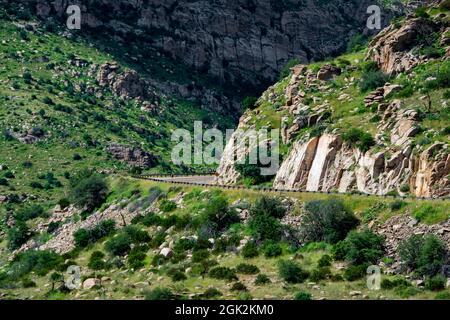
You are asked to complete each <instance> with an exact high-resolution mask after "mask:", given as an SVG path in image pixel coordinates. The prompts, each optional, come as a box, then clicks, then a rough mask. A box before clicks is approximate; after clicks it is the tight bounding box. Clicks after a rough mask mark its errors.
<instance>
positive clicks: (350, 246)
mask: <svg viewBox="0 0 450 320" xmlns="http://www.w3.org/2000/svg"><path fill="white" fill-rule="evenodd" d="M333 254H334V257H335V259H337V260H345V261H348V262H350V263H352V264H354V265H359V264H376V263H377V260H378V259H380V258H381V257H382V256H383V254H384V239H383V238H382V237H380V236H378V235H376V234H375V233H373V232H372V231H370V230H364V231H361V232H357V231H351V232H350V233H349V234H348V236H347V238H346V239H345V240H343V241H340V242H338V243H337V244H336V245H335V247H334V249H333Z"/></svg>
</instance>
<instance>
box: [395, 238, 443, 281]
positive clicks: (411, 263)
mask: <svg viewBox="0 0 450 320" xmlns="http://www.w3.org/2000/svg"><path fill="white" fill-rule="evenodd" d="M398 253H399V255H400V258H401V260H402V262H403V263H404V265H405V266H406V267H408V268H409V269H411V270H414V271H416V272H417V273H418V274H419V275H422V276H430V277H431V276H434V275H436V274H437V273H439V272H440V271H441V269H442V266H443V265H444V264H445V262H446V254H447V249H446V246H445V244H444V243H443V242H442V240H440V239H439V238H437V237H436V236H435V235H431V234H430V235H426V236H423V235H412V236H411V237H409V238H408V239H406V240H404V241H402V242H401V243H400V245H399V247H398Z"/></svg>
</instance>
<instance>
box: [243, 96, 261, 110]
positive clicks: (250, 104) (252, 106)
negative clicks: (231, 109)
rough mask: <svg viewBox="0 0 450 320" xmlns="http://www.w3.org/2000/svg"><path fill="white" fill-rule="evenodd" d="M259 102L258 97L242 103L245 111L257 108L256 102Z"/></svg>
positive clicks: (247, 99)
mask: <svg viewBox="0 0 450 320" xmlns="http://www.w3.org/2000/svg"><path fill="white" fill-rule="evenodd" d="M257 101H258V98H256V97H245V98H244V100H243V101H242V106H243V107H244V109H243V110H253V109H255V107H256V102H257Z"/></svg>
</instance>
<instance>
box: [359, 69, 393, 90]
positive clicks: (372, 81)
mask: <svg viewBox="0 0 450 320" xmlns="http://www.w3.org/2000/svg"><path fill="white" fill-rule="evenodd" d="M388 80H389V76H388V75H386V74H384V73H383V72H381V71H379V70H376V71H368V72H366V73H364V74H363V75H362V77H361V81H360V82H359V88H360V90H361V92H366V91H369V90H373V89H376V88H378V87H382V86H383V85H384V84H385V83H386V82H387V81H388Z"/></svg>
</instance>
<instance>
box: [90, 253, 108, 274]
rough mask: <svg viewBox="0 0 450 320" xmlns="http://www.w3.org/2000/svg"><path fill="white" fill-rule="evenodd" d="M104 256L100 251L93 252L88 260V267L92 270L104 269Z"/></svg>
mask: <svg viewBox="0 0 450 320" xmlns="http://www.w3.org/2000/svg"><path fill="white" fill-rule="evenodd" d="M104 257H105V254H104V253H103V252H101V251H94V252H93V253H92V254H91V257H90V258H89V263H88V267H89V268H90V269H92V270H103V269H105V268H106V262H105V261H104V260H103V258H104Z"/></svg>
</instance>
